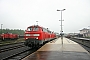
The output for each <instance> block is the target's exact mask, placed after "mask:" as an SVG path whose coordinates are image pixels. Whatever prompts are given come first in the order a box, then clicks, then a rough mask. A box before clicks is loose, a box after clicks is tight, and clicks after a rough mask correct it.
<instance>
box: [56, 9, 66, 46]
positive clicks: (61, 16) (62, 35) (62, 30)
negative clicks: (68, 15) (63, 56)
mask: <svg viewBox="0 0 90 60" xmlns="http://www.w3.org/2000/svg"><path fill="white" fill-rule="evenodd" d="M64 10H66V9H62V10H58V9H57V11H61V20H59V21H61V40H62V45H63V34H62V32H63V30H62V21H63V20H62V11H64Z"/></svg>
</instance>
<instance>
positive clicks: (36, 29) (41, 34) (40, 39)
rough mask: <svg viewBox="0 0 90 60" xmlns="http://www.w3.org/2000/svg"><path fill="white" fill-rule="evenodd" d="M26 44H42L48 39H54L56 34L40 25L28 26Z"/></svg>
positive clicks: (34, 45)
mask: <svg viewBox="0 0 90 60" xmlns="http://www.w3.org/2000/svg"><path fill="white" fill-rule="evenodd" d="M24 37H25V45H26V46H29V47H36V46H40V45H42V44H43V43H45V42H46V41H49V40H51V39H54V38H55V37H56V35H55V34H54V33H52V32H51V31H49V30H48V29H46V28H43V27H41V26H38V25H33V26H29V27H27V30H26V31H25V36H24Z"/></svg>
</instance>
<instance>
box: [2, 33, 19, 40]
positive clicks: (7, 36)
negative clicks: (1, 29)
mask: <svg viewBox="0 0 90 60" xmlns="http://www.w3.org/2000/svg"><path fill="white" fill-rule="evenodd" d="M18 38H19V36H18V34H12V33H3V34H0V39H2V40H7V39H18Z"/></svg>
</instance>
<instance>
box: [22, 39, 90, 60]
mask: <svg viewBox="0 0 90 60" xmlns="http://www.w3.org/2000/svg"><path fill="white" fill-rule="evenodd" d="M22 60H90V53H89V52H88V51H86V50H85V49H84V48H83V47H82V46H80V45H79V44H78V43H76V42H74V41H72V40H69V39H67V38H63V44H62V40H61V38H58V39H55V40H53V41H51V42H49V43H47V44H45V45H44V46H42V47H41V48H40V49H39V50H37V51H36V52H34V53H32V54H30V55H29V56H27V57H25V58H24V59H22Z"/></svg>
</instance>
